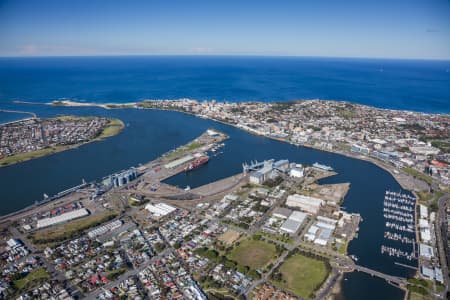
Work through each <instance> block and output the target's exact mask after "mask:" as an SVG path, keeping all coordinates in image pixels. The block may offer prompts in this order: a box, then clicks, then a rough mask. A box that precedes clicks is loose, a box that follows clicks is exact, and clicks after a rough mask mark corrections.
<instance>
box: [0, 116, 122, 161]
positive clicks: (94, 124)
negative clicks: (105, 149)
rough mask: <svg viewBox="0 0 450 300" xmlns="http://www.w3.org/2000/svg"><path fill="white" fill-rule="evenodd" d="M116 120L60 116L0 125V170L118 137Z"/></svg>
mask: <svg viewBox="0 0 450 300" xmlns="http://www.w3.org/2000/svg"><path fill="white" fill-rule="evenodd" d="M122 128H123V124H121V122H120V121H119V120H113V119H108V118H102V117H75V116H61V117H56V118H48V119H40V118H36V117H33V118H29V119H26V120H21V121H16V122H11V123H7V124H2V125H0V166H5V165H10V164H14V163H16V162H20V161H24V160H28V159H32V158H35V157H40V156H45V155H48V154H51V153H55V152H59V151H63V150H66V149H69V148H70V147H74V146H78V145H81V144H83V143H86V142H90V141H92V140H94V139H97V138H104V137H108V136H111V135H114V134H116V133H118V132H119V131H120V130H121V129H122Z"/></svg>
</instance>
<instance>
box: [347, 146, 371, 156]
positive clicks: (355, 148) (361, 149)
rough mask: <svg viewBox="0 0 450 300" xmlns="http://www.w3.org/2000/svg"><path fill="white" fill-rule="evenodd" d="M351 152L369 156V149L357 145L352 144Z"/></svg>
mask: <svg viewBox="0 0 450 300" xmlns="http://www.w3.org/2000/svg"><path fill="white" fill-rule="evenodd" d="M351 150H352V152H357V153H362V154H369V152H370V149H369V148H367V147H365V146H362V145H358V144H353V145H352V148H351Z"/></svg>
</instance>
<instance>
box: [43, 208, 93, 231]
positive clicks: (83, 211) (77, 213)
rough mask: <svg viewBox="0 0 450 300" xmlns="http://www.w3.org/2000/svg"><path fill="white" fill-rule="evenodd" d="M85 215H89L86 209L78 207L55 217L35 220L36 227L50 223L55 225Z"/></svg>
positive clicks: (46, 225) (49, 224)
mask: <svg viewBox="0 0 450 300" xmlns="http://www.w3.org/2000/svg"><path fill="white" fill-rule="evenodd" d="M87 215H89V212H88V210H87V209H86V208H80V209H76V210H72V211H69V212H66V213H63V214H60V215H58V216H56V217H51V218H44V219H40V220H38V221H37V225H36V227H37V228H38V229H39V228H44V227H48V226H52V225H55V224H58V223H62V222H67V221H71V220H74V219H78V218H81V217H85V216H87Z"/></svg>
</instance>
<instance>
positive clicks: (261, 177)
mask: <svg viewBox="0 0 450 300" xmlns="http://www.w3.org/2000/svg"><path fill="white" fill-rule="evenodd" d="M288 169H289V160H287V159H282V160H278V161H276V162H273V159H272V160H268V161H264V165H263V167H262V169H260V170H258V171H256V172H254V173H253V174H251V175H250V178H249V180H250V182H251V183H254V184H262V183H263V182H264V181H266V180H267V179H270V178H274V177H276V176H277V173H278V172H283V173H284V172H287V171H288Z"/></svg>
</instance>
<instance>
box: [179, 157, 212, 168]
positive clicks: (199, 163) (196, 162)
mask: <svg viewBox="0 0 450 300" xmlns="http://www.w3.org/2000/svg"><path fill="white" fill-rule="evenodd" d="M208 161H209V157H208V156H206V155H204V156H200V157H199V158H197V159H195V160H194V161H193V162H192V163H190V164H189V165H187V166H186V167H185V168H184V171H185V172H189V171H192V170H194V169H197V168H199V167H200V166H202V165H204V164H206V163H208Z"/></svg>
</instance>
